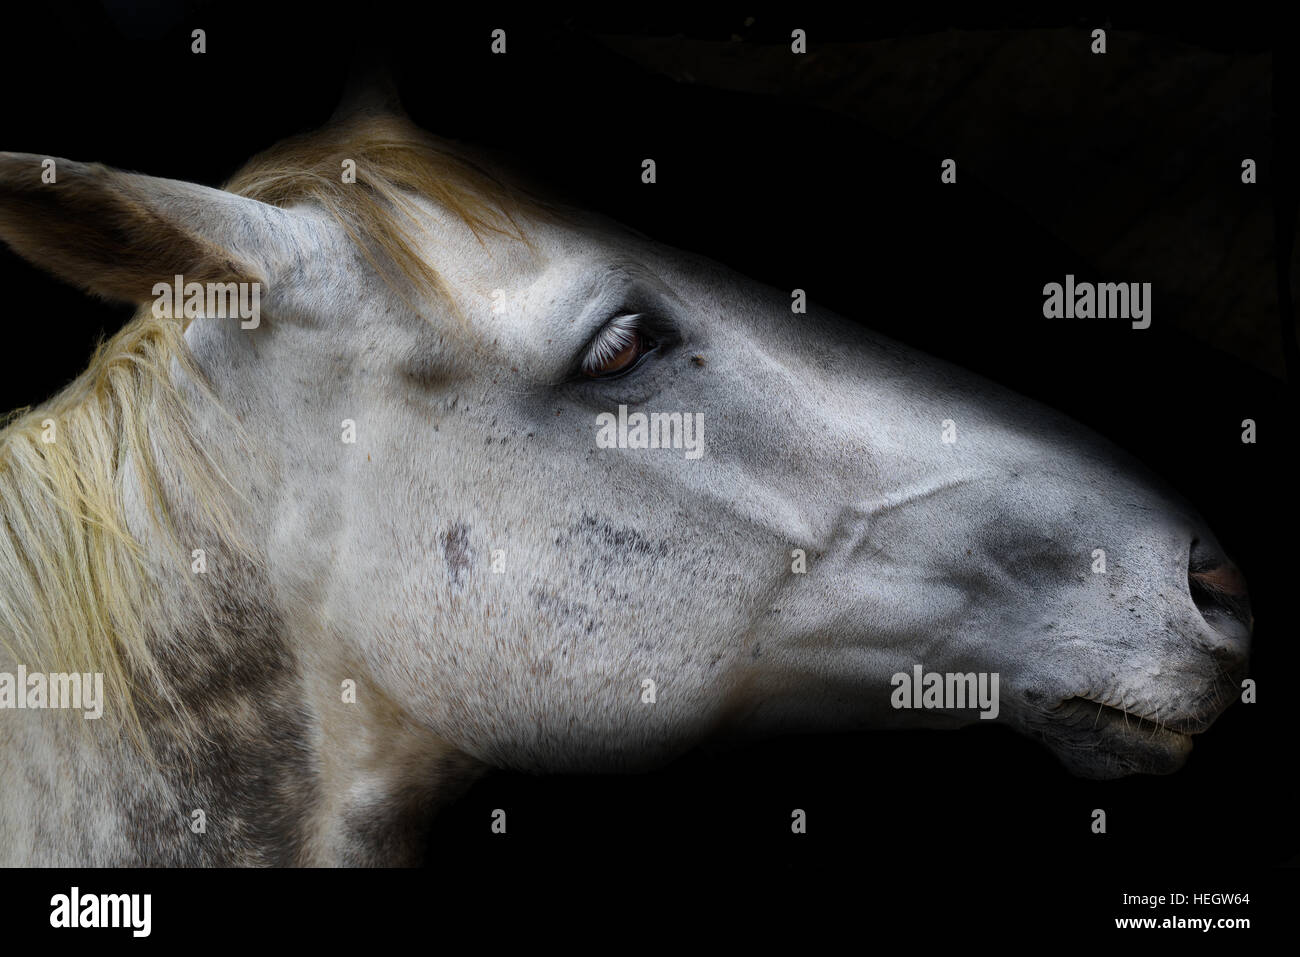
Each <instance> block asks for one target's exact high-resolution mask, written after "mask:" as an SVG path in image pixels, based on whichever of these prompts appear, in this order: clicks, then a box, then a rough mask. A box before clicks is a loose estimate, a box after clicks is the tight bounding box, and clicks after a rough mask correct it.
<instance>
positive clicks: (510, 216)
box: [0, 114, 562, 741]
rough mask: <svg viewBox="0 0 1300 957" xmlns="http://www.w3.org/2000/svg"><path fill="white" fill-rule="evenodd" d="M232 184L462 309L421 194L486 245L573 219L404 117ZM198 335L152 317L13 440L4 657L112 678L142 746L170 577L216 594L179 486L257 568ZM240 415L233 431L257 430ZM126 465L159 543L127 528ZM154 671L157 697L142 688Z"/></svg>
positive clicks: (17, 420) (0, 506)
mask: <svg viewBox="0 0 1300 957" xmlns="http://www.w3.org/2000/svg"><path fill="white" fill-rule="evenodd" d="M348 159H350V160H354V161H355V163H356V182H355V183H344V182H343V181H342V175H341V174H342V164H343V161H344V160H348ZM225 188H226V189H227V190H228V191H230V192H234V193H238V194H240V195H243V196H247V197H250V198H252V199H256V200H259V201H261V202H265V203H268V204H271V205H276V206H291V205H295V204H299V203H313V204H317V205H319V206H321V207H323V208H324V209H325V210H326V211H328V213H329V214H330V215H332V216H333V217H334V218H335V219H336V220H337V221H338V222H339V223H340V224H341V226H342V227H343V228H344V230H345V231H346V232H347V235H348V236H349V237H350V238H351V239H352V241H353V242H355V243H356V244H357V245H358V247H359V248H360V249H361V251H362V252H363V254H364V255H365V256H366V258H367V259H368V260H369V261H370V262H371V264H372V265H374V266H375V267H376V268H377V270H378V271H379V273H380V274H381V276H382V277H383V278H384V279H385V281H388V282H390V283H393V284H396V283H397V282H398V281H399V280H401V279H405V280H406V281H407V282H408V283H410V284H414V286H415V288H416V289H417V290H420V291H424V292H431V293H437V294H440V295H441V296H443V297H444V298H446V299H447V300H448V301H450V297H449V296H448V295H447V290H446V288H445V286H444V284H443V282H442V280H441V278H440V277H439V274H438V272H437V270H436V269H435V268H434V267H433V265H432V264H430V263H428V262H426V261H425V260H424V259H423V258H421V256H420V255H419V252H418V246H417V244H416V243H415V242H414V232H415V231H417V230H418V229H419V225H418V221H417V219H416V213H417V210H416V207H415V205H414V203H413V202H412V194H418V195H420V196H423V197H426V198H429V199H432V200H434V201H435V202H437V203H438V204H440V205H441V206H442V207H443V208H444V209H446V210H447V211H449V212H450V213H452V214H453V215H455V216H457V217H459V219H460V220H461V221H462V222H464V223H465V224H466V225H468V226H469V227H470V228H471V229H473V230H474V231H475V233H476V234H478V235H480V236H481V235H482V233H483V232H484V231H492V232H498V233H504V234H507V235H511V236H514V237H515V238H518V239H521V240H523V241H524V242H527V239H526V238H525V237H524V234H523V232H522V230H521V229H520V227H519V224H518V222H517V221H516V219H515V215H516V214H517V213H519V212H527V213H528V214H529V215H533V216H540V217H543V218H553V217H555V216H557V215H562V214H561V213H560V209H561V207H559V206H550V205H548V204H547V203H545V202H544V201H542V200H540V199H536V198H535V197H533V196H532V195H530V194H529V193H527V192H525V191H523V190H520V189H517V188H515V187H513V186H511V185H509V184H508V181H507V180H505V179H503V178H501V177H499V176H498V175H496V174H494V173H492V172H489V171H488V170H487V169H486V168H485V167H484V166H482V165H480V163H479V162H476V161H475V160H472V159H470V158H469V156H468V155H467V154H464V153H461V152H459V151H457V150H455V149H453V148H452V147H450V146H449V145H448V144H446V143H444V142H442V141H440V140H437V139H435V138H434V137H433V136H431V135H429V134H427V133H425V132H424V131H422V130H420V129H419V128H417V127H416V126H414V125H413V124H412V123H411V122H410V121H409V120H407V119H406V118H405V117H403V116H400V115H398V116H392V115H364V114H363V115H359V116H355V117H353V118H351V119H347V120H344V121H341V122H336V123H333V124H331V125H329V126H326V127H324V128H323V129H321V130H318V131H315V132H313V133H309V134H305V135H301V136H296V137H292V138H290V139H287V140H284V141H282V142H280V143H277V144H276V145H274V146H272V147H270V148H269V149H267V150H266V151H264V152H262V153H261V154H259V155H257V156H255V157H254V158H253V159H251V160H250V161H249V162H248V163H247V164H246V165H245V166H244V167H243V168H242V169H240V170H239V171H238V172H237V173H236V174H235V176H234V177H233V178H232V179H231V180H230V181H229V182H228V183H227V184H226V186H225ZM185 326H186V320H185V319H182V318H177V319H173V318H159V317H155V316H154V315H153V313H152V310H151V309H149V308H148V307H141V308H140V309H139V310H138V311H137V313H136V314H135V316H134V317H133V318H132V319H131V320H130V321H129V322H128V323H127V324H126V325H125V326H124V327H123V328H122V329H121V330H120V331H119V332H118V333H117V334H116V335H114V336H113V337H112V338H110V339H109V340H108V341H107V342H106V343H101V344H100V345H99V347H98V348H97V349H96V351H95V354H94V356H93V357H92V358H91V360H90V363H89V365H88V367H87V368H86V370H85V371H84V372H83V373H82V374H81V375H80V376H78V377H77V379H75V380H74V381H73V382H72V383H71V384H70V385H68V386H67V387H66V388H64V389H63V390H62V391H60V392H59V393H58V394H57V395H55V396H54V397H53V398H51V399H49V400H47V401H46V402H44V403H42V404H41V405H39V406H37V407H35V408H33V409H19V410H17V411H16V412H14V413H12V414H11V415H10V416H8V417H7V419H8V421H7V422H6V423H5V424H4V425H3V428H0V646H2V647H4V648H5V649H6V650H7V652H8V653H9V655H11V656H12V658H13V660H14V661H15V663H22V664H25V665H26V666H27V667H28V668H30V669H32V670H46V671H50V672H57V671H63V672H74V671H75V672H91V673H94V672H102V673H103V675H104V697H105V701H106V703H107V704H110V705H120V712H119V711H118V709H117V708H116V707H107V708H106V709H105V718H108V717H110V716H116V717H120V718H123V719H125V721H126V723H127V726H128V729H129V730H131V731H132V732H133V733H134V734H135V735H136V736H137V739H138V740H141V741H143V737H142V736H140V735H139V732H141V730H142V726H141V723H140V718H139V714H138V711H137V692H141V693H144V689H145V688H146V687H150V686H151V687H153V688H154V689H156V690H158V691H160V692H161V693H162V695H163V696H164V697H166V696H167V686H166V682H165V681H163V679H162V672H161V669H160V668H159V666H158V663H157V661H156V660H155V657H154V655H153V653H152V652H151V647H150V635H151V633H152V632H153V631H157V629H158V627H159V626H160V625H164V626H165V624H166V623H167V621H168V619H167V617H166V614H167V609H166V608H164V606H163V603H162V600H161V599H160V597H159V595H158V592H159V589H158V587H157V583H156V576H157V574H158V570H159V568H170V569H173V570H174V571H175V573H176V574H177V575H178V577H179V578H181V579H182V580H184V581H186V582H189V583H190V584H191V587H192V589H193V592H194V595H195V596H196V597H201V596H199V589H198V587H197V586H196V585H194V584H193V579H195V578H196V577H197V576H194V575H191V574H190V570H189V567H188V566H189V562H190V548H191V547H192V544H193V543H192V542H190V541H189V540H188V539H187V540H186V541H181V538H180V534H181V532H180V529H179V527H178V526H179V525H180V521H179V520H180V518H181V516H179V515H178V514H175V510H174V508H173V505H172V504H171V503H169V501H168V495H167V493H166V491H165V490H166V489H175V488H180V489H184V490H185V492H186V496H187V499H188V501H189V502H190V503H191V507H192V508H193V509H194V510H195V512H196V514H191V515H189V516H186V518H187V519H189V520H192V521H198V522H200V523H201V526H202V527H203V528H204V529H205V530H206V531H207V532H208V533H209V534H210V535H211V536H214V538H212V539H210V540H211V541H212V542H213V544H215V545H218V546H220V547H222V548H225V549H228V550H229V553H231V554H234V555H239V556H242V557H244V558H246V559H248V560H253V556H252V555H251V552H250V550H249V549H248V547H247V546H246V545H244V544H243V543H242V541H241V539H240V537H239V535H238V533H237V532H236V527H237V523H236V522H235V521H234V518H233V516H234V510H233V506H234V503H235V502H236V501H237V500H238V498H239V494H240V493H239V492H238V490H237V489H236V487H235V486H234V485H233V483H231V482H230V481H229V480H228V479H226V477H225V476H224V475H223V474H222V472H221V470H220V468H219V467H218V465H217V462H216V460H215V458H214V456H213V455H212V454H210V453H209V451H208V450H205V449H204V448H203V447H202V445H201V444H200V441H199V438H198V436H197V435H196V433H195V431H194V429H193V427H192V425H193V420H192V417H191V408H190V406H189V404H188V403H189V400H188V399H187V397H186V396H185V395H182V393H181V391H180V390H179V389H178V388H177V385H176V382H175V381H174V379H173V368H179V369H180V370H181V372H182V373H183V377H184V379H185V380H186V381H187V382H188V383H190V384H192V385H193V386H194V388H195V389H196V390H197V395H198V396H199V398H200V399H201V400H202V401H203V402H211V403H213V404H214V405H216V404H217V399H216V397H215V395H214V394H213V393H212V391H211V389H210V388H209V387H208V386H207V383H206V382H205V379H204V377H203V374H202V372H201V371H200V370H199V368H198V367H197V365H196V364H195V363H194V361H193V357H192V356H191V354H190V352H189V350H188V347H187V345H186V343H185V339H184V330H185ZM227 418H228V419H229V420H230V422H231V425H232V430H233V431H232V433H231V434H232V436H238V435H242V430H240V429H239V427H238V424H237V423H235V422H234V420H233V418H231V417H229V416H227ZM51 423H52V424H53V428H54V430H55V432H54V434H53V436H54V440H53V441H48V438H49V435H50V433H49V432H48V426H49V425H50V424H51ZM128 465H129V466H130V468H132V469H133V470H134V474H135V476H137V478H138V484H139V489H140V494H141V495H142V498H143V505H144V506H145V508H144V511H145V513H146V514H147V517H148V518H147V521H148V526H149V527H148V529H147V535H140V536H137V535H136V534H134V533H133V531H132V530H131V529H129V528H128V527H127V525H126V518H125V515H126V502H125V497H124V496H125V492H126V489H127V483H126V482H125V481H124V479H125V477H126V476H127V474H128ZM142 538H147V540H148V542H149V548H152V549H153V552H152V553H151V552H150V550H149V548H147V547H146V545H145V543H144V541H142V540H141V539H142ZM210 600H211V599H210V598H202V601H204V602H207V601H210ZM192 607H193V606H192ZM200 613H202V614H204V615H205V616H206V615H207V612H206V611H205V610H202V609H201V610H200ZM209 620H210V618H209ZM150 676H151V677H152V678H153V679H154V680H153V681H152V682H150V683H149V684H148V685H146V684H145V682H143V681H142V680H141V679H142V678H146V677H150ZM78 723H79V724H80V723H82V722H78Z"/></svg>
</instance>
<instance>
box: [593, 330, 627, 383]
mask: <svg viewBox="0 0 1300 957" xmlns="http://www.w3.org/2000/svg"><path fill="white" fill-rule="evenodd" d="M640 358H641V334H640V333H639V332H634V333H632V339H631V341H630V342H629V343H628V344H627V345H625V346H624V347H623V348H622V349H619V351H618V352H616V353H614V354H613V355H611V356H610V357H609V358H608V359H605V360H603V361H602V362H601V363H600V364H599V365H598V366H595V367H594V368H584V369H583V370H582V371H583V372H585V373H586V374H587V375H589V376H591V377H592V378H593V379H599V378H600V377H601V376H607V375H617V374H618V373H620V372H623V371H624V370H626V369H629V368H631V367H632V363H634V362H636V360H637V359H640Z"/></svg>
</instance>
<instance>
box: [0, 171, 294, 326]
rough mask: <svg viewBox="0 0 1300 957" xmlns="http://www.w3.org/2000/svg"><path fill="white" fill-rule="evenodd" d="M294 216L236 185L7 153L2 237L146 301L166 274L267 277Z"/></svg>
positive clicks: (109, 293)
mask: <svg viewBox="0 0 1300 957" xmlns="http://www.w3.org/2000/svg"><path fill="white" fill-rule="evenodd" d="M288 217H289V214H288V213H286V212H285V211H284V210H281V209H277V208H275V207H273V206H269V205H267V204H265V203H260V202H257V201H256V200H251V199H248V198H246V197H243V196H237V195H235V194H234V193H227V192H223V191H222V190H219V189H211V188H209V187H207V186H199V185H196V184H194V183H185V182H181V181H179V180H171V179H159V178H157V177H153V176H141V175H138V174H135V173H125V172H122V171H121V170H115V169H110V168H109V167H106V166H101V165H99V164H97V163H77V162H73V161H72V160H64V159H52V158H49V157H42V156H36V155H34V154H30V153H0V239H3V240H4V241H5V242H6V243H8V244H9V246H11V247H12V248H13V250H14V251H15V252H17V253H18V254H19V255H20V256H22V257H23V258H25V259H27V260H29V261H30V262H32V263H34V264H35V265H37V266H40V267H42V268H44V269H47V270H49V271H50V272H52V273H54V274H55V275H56V276H58V277H59V278H61V279H64V280H66V281H68V282H70V283H72V284H74V285H77V286H80V287H81V288H83V289H86V290H88V291H90V292H92V293H95V294H97V295H101V296H105V297H107V298H109V299H119V300H125V301H128V302H137V303H141V302H146V301H148V300H150V299H151V298H153V294H152V290H153V287H154V285H155V284H156V283H158V282H171V281H172V279H173V277H175V276H177V275H180V276H183V277H184V279H185V281H186V282H190V281H194V282H200V283H207V282H250V283H251V282H261V283H263V284H266V282H267V280H268V278H269V276H270V273H271V270H272V265H273V264H274V263H276V262H277V261H279V260H280V259H281V258H282V257H283V255H284V253H285V252H286V249H287V237H288V236H290V235H291V230H290V228H289V224H288V222H287V220H288Z"/></svg>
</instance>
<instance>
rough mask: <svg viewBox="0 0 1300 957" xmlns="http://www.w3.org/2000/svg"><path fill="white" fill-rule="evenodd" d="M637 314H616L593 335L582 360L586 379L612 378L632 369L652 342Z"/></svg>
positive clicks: (652, 344)
mask: <svg viewBox="0 0 1300 957" xmlns="http://www.w3.org/2000/svg"><path fill="white" fill-rule="evenodd" d="M640 318H641V317H640V316H639V315H625V316H615V317H614V318H613V319H611V320H610V321H609V322H608V323H607V324H606V325H605V327H604V328H603V329H601V330H600V332H598V333H597V334H596V338H595V339H593V340H592V342H591V345H590V346H589V347H588V349H587V355H586V357H585V358H584V359H583V360H582V374H583V375H585V376H586V377H587V378H589V379H612V378H614V377H615V376H619V375H622V374H623V373H624V372H627V371H628V370H630V369H632V368H633V367H634V366H635V365H636V364H637V363H638V362H639V361H640V360H641V357H642V356H644V355H645V354H646V353H647V352H649V351H650V350H651V349H653V348H654V342H653V341H651V340H650V338H649V337H648V336H646V335H645V333H643V332H642V331H641V328H640V322H639V321H640Z"/></svg>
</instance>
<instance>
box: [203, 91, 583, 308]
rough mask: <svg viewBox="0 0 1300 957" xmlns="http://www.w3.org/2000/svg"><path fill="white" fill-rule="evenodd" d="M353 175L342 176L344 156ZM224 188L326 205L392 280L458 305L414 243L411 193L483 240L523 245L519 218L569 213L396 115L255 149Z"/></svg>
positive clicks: (359, 119) (357, 117) (417, 221)
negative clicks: (505, 239)
mask: <svg viewBox="0 0 1300 957" xmlns="http://www.w3.org/2000/svg"><path fill="white" fill-rule="evenodd" d="M347 161H351V162H352V163H354V164H355V167H354V170H355V182H348V181H345V177H344V176H343V170H344V166H345V163H346V162H347ZM224 188H225V189H226V190H228V191H230V192H233V193H238V194H239V195H241V196H246V197H248V198H250V199H256V200H258V201H260V202H264V203H268V204H270V205H272V206H280V207H289V206H293V205H295V204H299V203H312V204H315V205H318V206H320V207H321V208H323V209H324V210H325V211H326V212H327V213H328V214H329V215H330V216H331V217H332V218H333V219H334V220H335V221H336V222H337V223H338V224H339V225H340V226H341V228H342V229H343V230H344V231H345V232H346V234H347V235H348V237H349V239H350V240H351V241H352V242H353V243H354V244H356V245H357V246H358V248H359V249H360V250H361V252H362V254H363V255H365V257H366V258H367V259H368V260H369V262H370V263H371V265H372V266H374V267H375V268H376V269H377V271H378V272H379V273H380V274H381V275H382V276H383V277H384V278H385V280H387V281H389V282H390V283H393V282H394V281H397V280H404V281H405V283H406V284H407V285H408V287H409V288H411V289H413V290H414V291H415V292H416V293H418V294H425V295H430V296H434V297H438V298H440V299H441V300H443V301H444V302H447V303H450V304H451V305H453V306H454V305H455V302H454V299H453V297H452V296H451V294H450V291H449V290H448V288H447V286H446V284H445V283H444V282H443V279H442V277H441V275H440V273H439V271H438V269H437V266H436V265H435V264H434V263H431V262H429V261H428V259H427V257H426V256H425V255H424V253H423V251H422V249H421V244H420V242H419V237H420V234H421V233H423V232H424V227H423V226H422V213H421V210H420V209H419V207H418V206H417V205H416V204H415V202H414V200H415V199H416V198H423V199H426V200H429V201H432V202H434V203H436V204H437V205H438V206H440V207H441V208H442V209H444V210H445V211H447V212H448V213H450V214H451V215H452V216H454V217H456V218H457V219H458V220H459V221H460V222H462V223H464V225H466V226H468V227H469V228H470V229H471V230H472V231H473V232H474V234H475V235H476V236H478V237H479V238H480V239H481V238H482V237H483V236H484V235H485V234H489V233H496V234H499V235H504V236H508V237H510V238H513V239H516V240H518V241H520V242H523V243H525V244H527V243H529V239H528V236H527V234H526V232H525V230H524V228H523V226H522V225H521V222H520V220H521V218H523V217H531V218H535V219H540V220H543V221H563V220H564V219H565V218H566V216H567V215H568V214H571V213H572V212H574V211H573V210H571V209H569V208H568V207H567V206H565V205H564V204H562V203H559V202H556V201H553V200H549V199H546V198H543V197H542V196H541V195H540V193H539V192H538V191H536V190H535V189H533V188H531V187H529V186H525V185H523V184H521V183H520V182H518V174H517V173H515V172H506V171H505V170H503V169H501V168H500V167H499V166H498V165H497V164H495V163H492V162H490V161H487V160H485V159H484V158H483V157H481V156H478V155H474V154H471V153H470V152H469V151H467V150H465V149H463V148H461V147H459V146H456V145H453V144H451V143H449V142H448V141H445V140H441V139H439V138H437V137H434V136H433V135H431V134H429V133H428V132H426V131H424V130H422V129H420V128H419V127H417V126H415V125H414V124H413V123H412V122H411V121H410V120H409V119H408V118H406V117H405V116H403V115H401V114H396V113H383V114H375V113H369V112H364V113H358V114H353V115H351V116H348V117H345V118H344V119H341V120H338V121H335V122H333V123H331V124H330V125H328V126H325V127H322V128H321V129H319V130H315V131H313V132H311V133H307V134H303V135H300V136H295V137H291V138H289V139H286V140H282V141H280V142H279V143H277V144H275V145H274V146H272V147H270V148H269V149H267V150H265V151H263V152H262V153H259V154H258V155H256V156H254V157H253V158H252V159H251V160H249V161H248V163H246V164H245V165H244V166H243V168H241V169H240V170H239V171H238V172H237V173H235V175H234V176H233V177H232V178H231V179H230V181H229V182H227V183H226V185H225V187H224Z"/></svg>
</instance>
